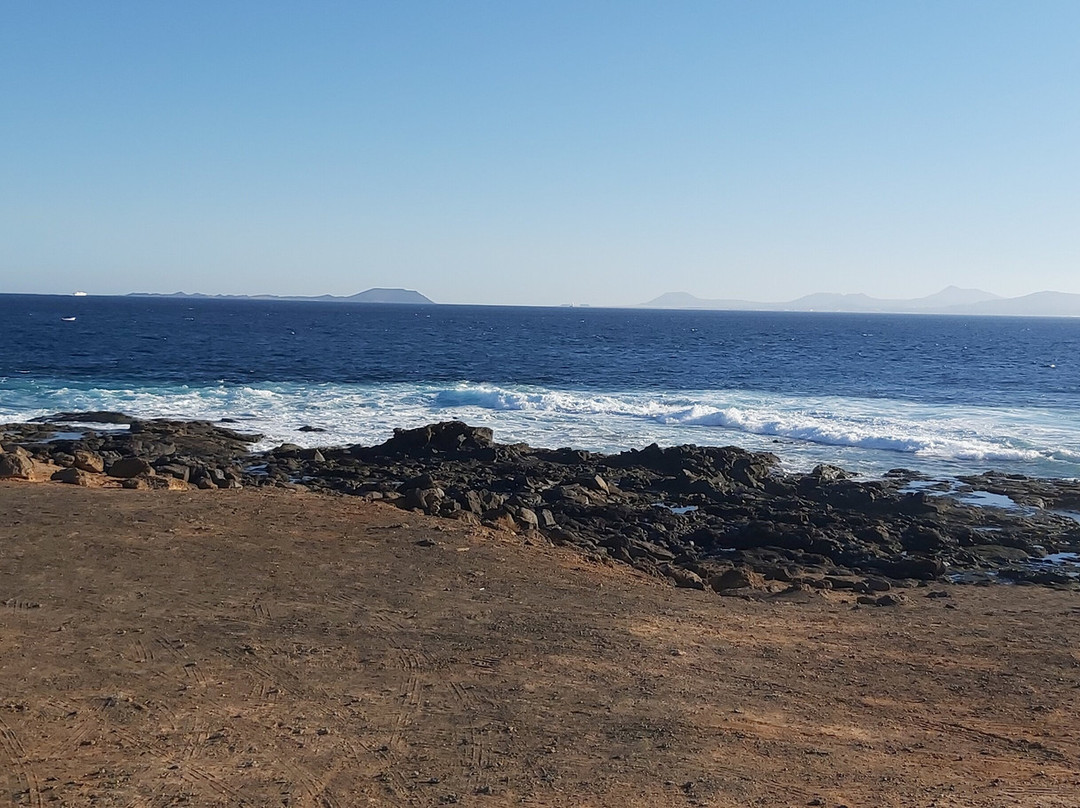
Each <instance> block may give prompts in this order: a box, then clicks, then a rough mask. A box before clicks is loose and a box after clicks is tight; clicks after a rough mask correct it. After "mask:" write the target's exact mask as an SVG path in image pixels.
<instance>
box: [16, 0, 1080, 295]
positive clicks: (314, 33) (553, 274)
mask: <svg viewBox="0 0 1080 808" xmlns="http://www.w3.org/2000/svg"><path fill="white" fill-rule="evenodd" d="M946 284H957V285H961V286H978V287H981V288H984V289H987V290H989V291H992V292H996V293H998V294H1003V295H1018V294H1026V293H1029V292H1034V291H1038V290H1042V289H1056V290H1059V291H1067V292H1080V2H1076V1H1075V0H1065V1H1064V2H1053V1H1052V0H1037V1H1035V2H1021V1H1020V0H1017V1H1016V2H1009V3H1003V2H993V0H977V1H973V2H948V1H947V0H937V1H936V2H916V1H910V2H907V1H905V2H899V1H897V2H865V1H863V0H859V1H858V2H825V1H823V2H811V1H810V0H800V1H799V2H769V1H768V0H763V1H762V0H744V1H743V2H721V0H714V1H713V2H701V3H697V2H674V3H673V2H633V0H622V1H621V2H587V1H586V0H576V1H575V2H556V1H555V0H543V1H542V2H525V1H524V0H491V2H466V1H462V0H454V1H453V2H444V1H440V2H409V1H408V0H393V2H391V1H390V0H388V1H387V2H303V3H301V2H295V3H293V2H273V1H272V0H258V1H257V2H255V1H254V0H253V1H251V2H225V1H224V0H215V2H194V1H192V0H187V1H186V2H175V3H158V2H144V0H138V1H137V2H110V0H95V1H94V2H86V0H79V1H78V2H52V1H50V0H39V1H31V0H0V291H4V292H58V293H70V292H71V291H74V290H75V289H85V290H86V291H88V292H91V293H102V294H112V293H124V292H129V291H134V290H139V291H156V292H171V291H177V290H184V291H200V292H207V293H277V294H321V293H332V294H351V293H354V292H357V291H360V290H362V289H366V288H368V287H371V286H405V287H409V288H415V289H418V290H420V291H422V292H424V293H425V294H427V295H428V296H430V297H432V298H434V299H435V300H438V301H440V302H477V303H537V304H558V303H565V302H575V303H592V304H612V305H622V304H634V303H638V302H642V301H645V300H648V299H650V298H652V297H655V296H656V295H658V294H660V293H662V292H665V291H674V290H683V291H688V292H691V293H693V294H697V295H699V296H702V297H741V298H751V299H758V300H786V299H790V298H793V297H796V296H799V295H802V294H805V293H808V292H813V291H834V292H865V293H868V294H872V295H878V296H884V297H906V296H918V295H924V294H929V293H931V292H935V291H937V290H938V289H940V288H941V287H943V286H945V285H946Z"/></svg>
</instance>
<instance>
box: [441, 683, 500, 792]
mask: <svg viewBox="0 0 1080 808" xmlns="http://www.w3.org/2000/svg"><path fill="white" fill-rule="evenodd" d="M447 687H448V688H449V691H450V695H451V700H452V701H453V702H454V703H455V704H456V705H457V707H458V709H459V710H460V711H461V712H462V713H463V715H464V717H465V723H464V726H463V729H464V735H463V737H462V739H461V755H460V764H461V767H462V769H463V770H464V772H465V776H466V777H467V778H468V779H469V780H478V779H480V778H481V776H482V774H483V772H485V771H486V770H487V769H489V768H491V750H490V748H489V746H488V743H487V739H486V734H487V729H488V727H489V726H490V724H489V723H485V724H484V725H480V726H478V724H477V721H478V719H479V718H480V716H479V715H478V713H479V712H480V710H481V708H482V707H491V706H492V703H491V701H490V699H485V698H478V697H477V696H476V694H475V686H473V685H463V684H461V683H460V682H458V681H455V680H453V679H451V680H448V681H447Z"/></svg>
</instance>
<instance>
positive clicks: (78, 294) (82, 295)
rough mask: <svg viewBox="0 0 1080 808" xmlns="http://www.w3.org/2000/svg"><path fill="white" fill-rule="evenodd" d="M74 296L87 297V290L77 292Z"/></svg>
mask: <svg viewBox="0 0 1080 808" xmlns="http://www.w3.org/2000/svg"><path fill="white" fill-rule="evenodd" d="M73 297H86V292H75V294H74V295H73Z"/></svg>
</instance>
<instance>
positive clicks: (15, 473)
mask: <svg viewBox="0 0 1080 808" xmlns="http://www.w3.org/2000/svg"><path fill="white" fill-rule="evenodd" d="M33 476H34V460H33V458H32V457H31V456H30V453H29V452H28V451H26V450H25V449H23V448H22V447H21V446H18V447H16V448H15V450H14V451H11V452H4V453H3V454H0V479H3V478H10V477H14V478H17V479H21V480H29V479H30V478H31V477H33Z"/></svg>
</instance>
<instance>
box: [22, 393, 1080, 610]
mask: <svg viewBox="0 0 1080 808" xmlns="http://www.w3.org/2000/svg"><path fill="white" fill-rule="evenodd" d="M233 426H234V424H232V423H210V422H206V421H172V420H164V419H154V420H143V419H136V418H132V417H130V416H126V415H123V414H120V413H57V414H56V415H54V416H50V417H47V418H43V419H39V420H38V421H36V422H32V423H20V424H7V425H4V426H0V446H2V452H0V478H23V479H52V480H56V481H60V482H65V483H71V484H76V485H102V484H108V485H119V486H123V487H127V488H148V487H162V488H165V487H170V488H188V487H195V488H202V489H210V488H240V487H261V486H277V487H286V488H301V487H302V488H306V489H309V490H312V491H316V492H324V493H328V494H337V495H348V496H359V497H364V498H366V499H369V500H377V501H383V502H386V503H390V504H392V505H395V506H397V507H400V508H405V509H409V510H416V511H422V512H423V513H426V514H430V515H433V516H438V517H443V518H449V519H455V520H460V521H463V522H466V523H469V524H477V525H486V526H489V527H492V528H501V529H507V530H513V531H517V532H520V533H522V534H524V535H525V536H526V537H528V538H529V539H530V540H534V541H550V542H551V543H553V544H558V545H568V546H571V547H573V548H575V549H577V550H578V551H579V552H581V553H582V554H583V555H584V556H586V557H588V558H591V559H593V560H596V561H601V562H604V563H613V562H621V563H625V564H628V565H631V566H633V567H635V568H637V569H639V570H641V571H643V572H646V573H648V574H650V575H656V576H663V577H666V578H668V579H670V580H671V581H672V582H673V583H674V584H675V585H676V586H681V587H691V588H697V589H710V590H714V591H716V592H718V593H720V594H723V595H740V596H744V597H764V596H771V595H783V594H787V593H798V592H812V591H814V590H821V589H843V590H851V591H852V594H853V595H854V596H855V597H857V598H858V600H859V602H860V603H864V604H867V605H880V606H887V605H893V604H895V603H898V602H900V601H902V600H903V597H904V594H903V590H904V589H908V588H911V587H915V586H926V585H928V584H932V583H934V582H942V581H953V582H968V583H989V582H992V581H995V580H1004V581H1010V582H1015V583H1027V584H1040V585H1044V586H1052V587H1058V588H1069V589H1080V576H1078V572H1080V557H1077V556H1076V555H1075V554H1078V553H1080V521H1078V520H1077V519H1076V518H1074V517H1073V516H1072V515H1070V512H1075V511H1080V482H1077V481H1074V480H1048V479H1035V478H1027V477H1020V476H1016V475H1001V474H995V473H993V472H988V473H986V474H982V475H978V476H972V477H965V478H961V479H959V480H957V481H949V482H943V481H935V480H931V479H929V478H927V477H925V476H923V475H921V474H919V473H918V472H915V471H911V470H906V469H896V470H893V471H891V472H889V473H888V474H886V475H885V476H884V477H883V478H882V479H880V480H859V479H856V478H854V476H853V475H851V474H849V473H848V472H845V471H844V470H842V469H840V468H837V467H833V466H818V467H817V468H815V469H814V470H813V471H811V472H810V473H806V474H795V473H788V472H784V471H782V470H781V468H780V463H779V459H778V458H777V457H776V456H774V455H772V454H768V453H761V452H750V451H746V450H743V449H739V448H734V447H701V446H692V445H686V446H676V447H669V448H661V447H659V446H656V445H652V446H648V447H646V448H644V449H641V450H631V451H626V452H622V453H619V454H613V455H604V454H598V453H592V452H586V451H581V450H575V449H568V448H564V449H541V448H534V447H530V446H527V445H525V444H499V443H496V442H495V441H494V438H493V435H492V432H491V430H489V429H486V428H482V427H471V426H468V425H466V424H463V423H460V422H454V421H451V422H446V423H440V424H432V425H429V426H426V427H422V428H419V429H409V430H396V431H395V434H394V437H392V438H391V439H390V440H388V441H386V442H385V443H383V444H381V445H378V446H361V445H355V446H346V447H327V448H319V449H310V448H309V449H305V448H301V447H299V446H296V445H292V444H283V445H281V446H279V447H277V448H275V449H272V450H269V451H266V452H258V453H253V452H251V451H250V446H251V444H252V443H254V442H255V441H257V440H259V439H260V437H261V436H258V435H251V434H244V433H242V432H239V431H236V430H235V429H233ZM308 431H316V430H312V429H310V428H309V430H308ZM1002 505H1004V506H1007V507H995V506H1002ZM930 594H939V593H937V592H935V591H930ZM940 594H944V593H940Z"/></svg>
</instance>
